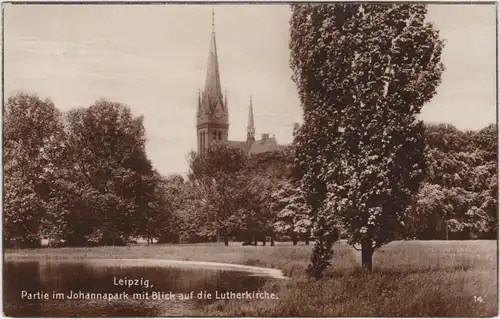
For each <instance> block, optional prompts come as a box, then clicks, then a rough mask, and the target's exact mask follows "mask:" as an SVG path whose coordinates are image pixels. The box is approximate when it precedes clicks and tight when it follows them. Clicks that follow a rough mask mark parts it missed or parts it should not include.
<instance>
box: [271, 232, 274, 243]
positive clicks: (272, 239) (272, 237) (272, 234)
mask: <svg viewBox="0 0 500 319" xmlns="http://www.w3.org/2000/svg"><path fill="white" fill-rule="evenodd" d="M271 246H274V232H272V233H271Z"/></svg>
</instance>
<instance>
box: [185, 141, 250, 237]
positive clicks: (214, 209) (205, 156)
mask: <svg viewBox="0 0 500 319" xmlns="http://www.w3.org/2000/svg"><path fill="white" fill-rule="evenodd" d="M246 161H247V158H246V155H245V154H244V153H243V152H242V151H241V150H239V149H235V148H231V147H229V146H228V145H226V144H223V143H213V144H212V145H210V147H209V148H208V149H207V150H206V151H205V152H203V153H200V154H196V153H194V152H193V153H191V156H190V162H189V166H190V172H189V174H188V178H189V180H190V182H191V183H192V185H193V187H194V190H195V192H196V194H197V197H198V198H199V199H200V200H201V201H202V205H203V208H204V212H205V213H206V214H207V216H206V221H207V223H206V224H205V225H206V226H205V231H207V235H209V236H212V237H213V236H216V235H220V236H222V237H224V241H225V244H226V245H227V244H228V240H229V235H230V233H231V232H232V231H233V229H234V226H235V222H236V221H237V220H239V219H238V218H236V213H237V212H238V211H240V210H241V209H242V207H243V202H244V201H245V194H246V193H247V192H248V183H247V179H246V178H245V176H244V174H243V173H244V170H243V169H244V167H245V165H246ZM214 231H215V233H214Z"/></svg>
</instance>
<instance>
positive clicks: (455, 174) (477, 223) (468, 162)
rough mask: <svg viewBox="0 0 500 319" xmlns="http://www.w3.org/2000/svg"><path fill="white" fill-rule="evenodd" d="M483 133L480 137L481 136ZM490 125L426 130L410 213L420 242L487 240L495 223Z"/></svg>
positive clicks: (493, 144) (493, 149) (493, 151)
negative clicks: (422, 177)
mask: <svg viewBox="0 0 500 319" xmlns="http://www.w3.org/2000/svg"><path fill="white" fill-rule="evenodd" d="M485 132H487V134H486V137H484V135H485ZM493 135H495V136H496V127H495V126H493V125H491V126H488V127H487V128H485V129H483V130H480V131H477V132H475V131H466V132H464V131H461V130H458V129H456V128H455V127H454V126H452V125H443V124H440V125H427V126H426V152H425V153H426V162H427V166H428V167H427V171H428V172H427V177H426V183H425V184H424V185H423V187H422V188H421V190H420V192H419V195H418V199H417V202H416V205H415V209H414V210H413V214H412V215H411V218H410V219H411V221H410V222H411V227H412V229H413V232H414V234H415V236H416V237H417V238H420V239H445V238H449V239H468V238H481V237H485V236H486V237H492V233H494V232H496V224H497V216H496V211H497V205H498V204H497V181H496V179H497V177H496V155H494V154H496V142H495V141H494V139H493V138H492V136H493Z"/></svg>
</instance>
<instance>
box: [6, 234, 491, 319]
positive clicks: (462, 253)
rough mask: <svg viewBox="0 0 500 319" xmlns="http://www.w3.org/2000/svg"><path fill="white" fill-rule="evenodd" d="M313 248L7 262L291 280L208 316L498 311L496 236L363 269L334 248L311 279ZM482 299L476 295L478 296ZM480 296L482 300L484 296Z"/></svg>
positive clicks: (63, 252) (395, 246) (397, 251)
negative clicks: (136, 264)
mask: <svg viewBox="0 0 500 319" xmlns="http://www.w3.org/2000/svg"><path fill="white" fill-rule="evenodd" d="M311 249H312V245H311V246H304V245H303V244H301V243H299V245H298V246H292V245H291V244H289V243H278V244H277V246H275V247H270V246H264V247H262V246H241V244H239V243H233V244H230V245H229V247H225V246H223V245H222V244H196V245H151V246H143V245H137V246H130V247H98V248H76V249H75V248H44V249H29V250H6V251H5V255H4V258H5V259H6V260H26V259H28V260H41V259H65V260H70V259H96V258H153V259H161V258H164V259H178V260H195V261H213V262H227V263H237V264H245V265H252V266H262V267H271V268H278V269H281V270H283V272H284V274H285V275H287V276H289V277H291V278H292V279H291V280H287V281H279V280H271V281H269V282H268V283H267V284H266V286H265V287H264V289H265V290H267V291H268V292H275V293H277V294H278V296H279V300H259V301H255V300H231V301H218V302H216V303H214V304H211V305H209V306H208V307H207V308H205V310H204V313H203V315H221V316H311V317H315V316H342V317H347V316H385V317H394V316H412V317H420V316H466V317H480V316H489V317H491V316H494V315H496V314H497V303H498V296H497V242H496V241H400V242H393V243H391V244H389V245H387V246H384V247H383V248H382V249H380V250H379V251H377V252H376V253H375V255H374V271H373V274H371V275H368V274H364V273H363V272H361V271H360V269H359V266H360V255H359V252H357V251H355V250H354V249H353V248H351V247H350V246H348V245H347V244H345V243H339V244H337V245H335V247H334V250H335V254H334V257H333V260H332V266H331V267H330V268H329V269H328V270H327V272H326V275H325V278H324V279H322V280H320V281H317V282H316V281H312V280H309V279H308V278H307V277H306V276H305V274H304V271H305V268H306V266H307V264H308V261H309V255H310V252H311ZM475 296H476V297H475ZM478 297H480V299H481V300H482V302H480V301H478V300H477V299H478Z"/></svg>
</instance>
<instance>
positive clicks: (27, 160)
mask: <svg viewBox="0 0 500 319" xmlns="http://www.w3.org/2000/svg"><path fill="white" fill-rule="evenodd" d="M63 136H64V130H63V124H62V121H61V113H60V112H59V110H57V109H56V108H55V106H54V104H53V103H52V102H51V101H50V100H44V101H43V100H41V99H40V98H38V97H37V96H34V95H28V94H25V93H21V94H18V95H16V96H14V97H11V98H9V99H8V101H7V103H6V105H5V112H4V174H5V175H4V176H5V177H4V178H5V180H4V205H5V206H4V207H5V215H4V218H5V219H4V223H5V224H4V243H5V244H6V246H11V245H13V246H20V247H25V246H38V245H40V236H41V235H42V234H44V233H46V232H47V230H48V229H49V228H48V226H49V225H47V223H46V222H47V221H49V220H50V221H51V222H52V223H56V222H58V221H59V215H60V210H59V207H58V205H57V202H58V200H60V198H59V199H57V198H54V197H51V196H50V189H52V188H53V187H54V186H55V185H56V184H57V183H59V182H60V177H61V176H59V175H58V173H57V172H56V167H58V166H60V165H61V164H62V163H63V162H64V160H65V159H64V157H63V156H62V155H63V154H62V153H61V148H62V147H63V146H64V145H63V142H64V139H63ZM47 216H48V217H47ZM44 222H45V223H44Z"/></svg>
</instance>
